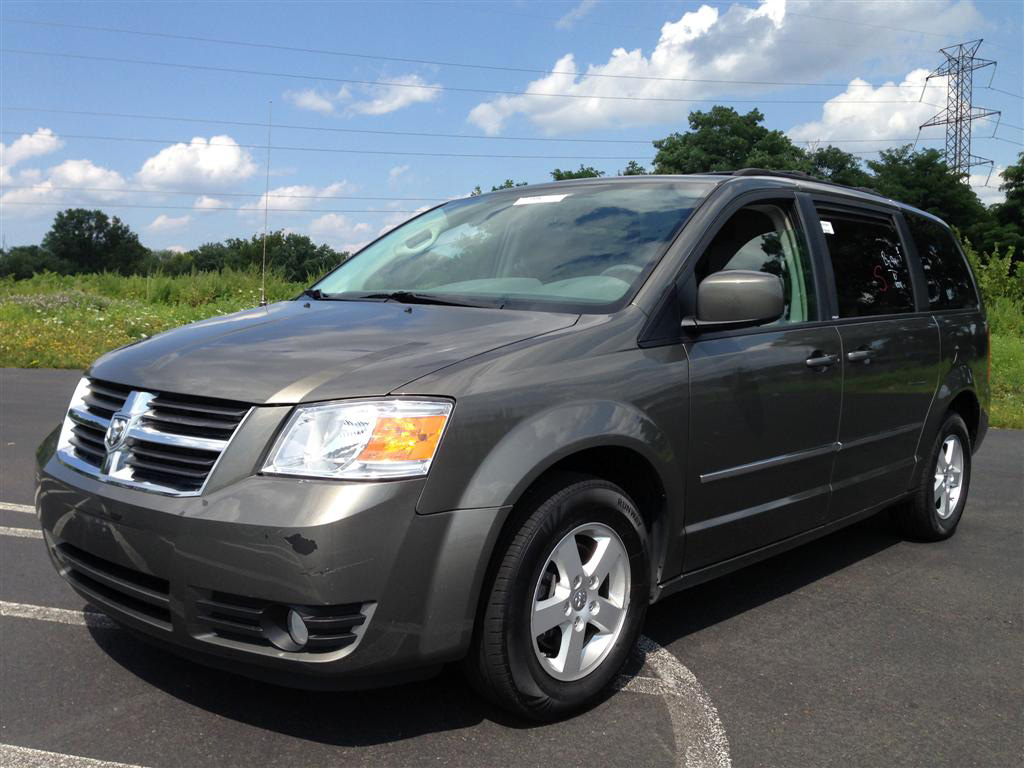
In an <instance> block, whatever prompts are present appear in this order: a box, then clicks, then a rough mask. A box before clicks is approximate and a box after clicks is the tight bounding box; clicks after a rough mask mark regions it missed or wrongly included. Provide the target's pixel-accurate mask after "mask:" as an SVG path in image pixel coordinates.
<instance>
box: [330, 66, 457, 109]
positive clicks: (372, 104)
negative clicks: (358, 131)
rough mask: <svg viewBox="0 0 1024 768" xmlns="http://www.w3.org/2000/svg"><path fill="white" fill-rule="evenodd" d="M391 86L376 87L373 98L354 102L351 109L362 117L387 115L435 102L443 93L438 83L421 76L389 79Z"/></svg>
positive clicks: (373, 88) (350, 106)
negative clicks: (409, 107) (423, 103)
mask: <svg viewBox="0 0 1024 768" xmlns="http://www.w3.org/2000/svg"><path fill="white" fill-rule="evenodd" d="M387 82H388V83H394V85H390V84H382V85H375V86H373V87H372V88H371V89H370V96H371V98H369V99H365V100H363V101H354V102H352V103H351V104H350V105H349V109H350V110H352V111H353V112H358V113H359V114H362V115H386V114H388V113H389V112H395V111H397V110H399V109H402V108H403V107H407V106H409V105H410V104H417V103H419V102H425V101H433V100H434V99H436V98H437V97H438V96H439V95H440V93H441V91H440V90H438V89H439V88H440V86H439V85H437V84H436V83H428V82H427V81H426V80H424V79H423V78H422V77H420V76H419V75H402V76H400V77H391V78H388V79H387Z"/></svg>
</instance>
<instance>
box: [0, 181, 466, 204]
mask: <svg viewBox="0 0 1024 768" xmlns="http://www.w3.org/2000/svg"><path fill="white" fill-rule="evenodd" d="M297 186H306V185H297ZM3 187H4V189H38V190H40V191H45V190H60V191H63V192H131V193H133V194H134V193H137V194H143V195H187V196H189V197H192V196H195V197H259V198H262V197H263V193H262V192H222V191H220V190H215V189H210V190H207V191H205V192H199V191H195V190H184V189H159V188H156V187H149V188H145V187H51V186H49V185H44V184H4V185H3ZM267 197H268V198H271V199H278V200H375V201H387V202H403V203H407V202H422V203H439V202H443V201H444V200H450V199H452V198H448V197H371V196H367V195H281V194H275V193H274V192H271V193H270V194H268V195H267ZM271 210H273V208H271Z"/></svg>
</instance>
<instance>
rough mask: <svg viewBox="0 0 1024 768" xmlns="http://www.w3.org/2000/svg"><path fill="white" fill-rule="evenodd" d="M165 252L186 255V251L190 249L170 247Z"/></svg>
mask: <svg viewBox="0 0 1024 768" xmlns="http://www.w3.org/2000/svg"><path fill="white" fill-rule="evenodd" d="M164 250H165V251H170V252H171V253H185V251H187V250H188V248H186V247H185V246H184V245H168V246H167V247H166V248H164Z"/></svg>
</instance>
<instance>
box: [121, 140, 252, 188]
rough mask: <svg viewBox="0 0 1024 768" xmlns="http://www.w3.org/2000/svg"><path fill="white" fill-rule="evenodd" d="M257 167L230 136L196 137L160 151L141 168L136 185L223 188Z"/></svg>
mask: <svg viewBox="0 0 1024 768" xmlns="http://www.w3.org/2000/svg"><path fill="white" fill-rule="evenodd" d="M258 168H259V166H257V164H256V163H254V162H253V160H252V157H251V156H250V155H249V153H248V152H247V151H246V150H244V149H242V148H241V147H239V146H238V143H237V142H236V141H235V140H234V139H233V138H231V137H230V136H211V137H210V138H209V139H204V138H203V137H201V136H197V137H196V138H194V139H192V141H191V143H189V144H184V143H179V144H173V145H171V146H169V147H165V148H164V149H161V150H160V151H159V152H158V153H157V154H156V155H154V156H153V157H150V158H149V159H148V160H146V162H145V163H143V165H142V169H141V170H140V171H139V173H138V179H139V181H140V182H142V183H143V184H145V185H147V186H154V187H171V186H175V185H180V184H208V185H211V184H212V185H217V186H221V185H225V184H230V183H232V182H235V181H241V180H243V179H247V178H249V177H250V176H252V175H253V174H254V173H256V171H257V170H258Z"/></svg>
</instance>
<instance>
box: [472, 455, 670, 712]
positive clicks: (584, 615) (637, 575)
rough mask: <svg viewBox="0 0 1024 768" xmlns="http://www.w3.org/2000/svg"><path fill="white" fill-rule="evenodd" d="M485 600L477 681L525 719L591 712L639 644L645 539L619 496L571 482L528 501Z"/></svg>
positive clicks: (645, 587)
mask: <svg viewBox="0 0 1024 768" xmlns="http://www.w3.org/2000/svg"><path fill="white" fill-rule="evenodd" d="M520 516H521V519H522V520H523V522H522V524H521V526H520V527H519V528H518V530H517V531H516V532H515V534H514V535H513V536H512V537H511V539H510V540H509V541H508V542H507V544H506V546H505V549H504V552H503V553H502V555H501V561H500V564H499V566H498V569H497V572H496V573H495V576H494V582H493V584H492V585H491V589H490V593H489V594H488V596H487V598H486V601H487V602H486V605H485V606H484V613H483V618H482V622H481V626H480V627H479V628H478V632H477V637H476V641H475V648H474V652H473V653H472V655H471V657H470V659H469V660H468V661H469V667H470V678H471V680H472V681H473V682H474V684H475V685H476V687H477V688H478V690H480V691H481V693H483V694H484V695H485V696H486V697H488V698H489V699H491V700H492V701H494V702H495V703H497V704H499V705H500V706H502V707H504V708H506V709H510V710H512V711H514V712H516V713H518V714H522V715H526V716H527V717H530V718H533V719H537V720H554V719H557V718H560V717H564V716H566V715H568V714H571V713H573V712H576V711H579V710H580V709H583V708H585V707H587V706H588V705H590V704H591V703H592V702H593V701H594V700H596V698H597V697H598V696H600V694H601V693H602V691H603V690H604V689H605V688H606V687H607V685H608V683H609V682H611V680H612V679H613V678H614V677H615V676H616V674H617V673H618V672H619V669H620V668H621V667H622V664H623V662H624V661H625V660H626V657H627V656H628V654H629V652H630V650H631V649H632V648H633V646H634V645H635V643H636V640H637V637H638V635H639V632H640V627H641V624H642V623H643V617H644V615H645V613H646V608H647V601H648V597H649V591H650V590H649V580H650V577H649V572H650V568H649V561H648V554H647V545H646V532H645V529H644V525H643V521H642V519H641V518H640V515H639V513H638V512H637V509H636V506H635V505H634V504H633V502H632V501H631V500H630V498H629V497H628V496H627V495H626V494H625V492H624V491H623V490H622V489H621V488H619V487H618V486H616V485H614V484H612V483H609V482H606V481H604V480H598V479H594V478H588V477H585V476H580V475H565V476H561V477H559V478H557V479H556V480H554V481H553V482H551V483H549V484H547V485H546V486H545V487H544V488H543V489H541V490H540V491H539V492H538V493H535V494H533V495H532V498H531V499H529V500H527V501H526V503H525V504H524V508H523V509H522V510H521V513H520Z"/></svg>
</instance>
